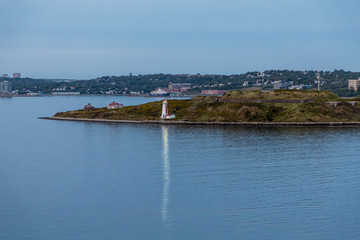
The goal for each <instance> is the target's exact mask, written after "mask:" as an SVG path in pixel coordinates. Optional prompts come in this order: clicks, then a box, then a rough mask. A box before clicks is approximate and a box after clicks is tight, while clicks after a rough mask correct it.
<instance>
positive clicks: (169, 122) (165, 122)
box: [39, 117, 360, 127]
mask: <svg viewBox="0 0 360 240" xmlns="http://www.w3.org/2000/svg"><path fill="white" fill-rule="evenodd" d="M39 119H45V120H58V121H80V122H106V123H132V124H162V125H217V126H269V127H281V126H289V127H302V126H306V127H336V126H339V127H346V126H350V127H354V126H357V127H360V122H189V121H172V120H158V121H157V120H144V121H136V120H108V119H88V118H65V117H39Z"/></svg>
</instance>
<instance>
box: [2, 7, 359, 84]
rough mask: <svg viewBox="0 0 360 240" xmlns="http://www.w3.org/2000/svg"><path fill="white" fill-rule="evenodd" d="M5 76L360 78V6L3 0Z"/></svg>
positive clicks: (3, 68)
mask: <svg viewBox="0 0 360 240" xmlns="http://www.w3.org/2000/svg"><path fill="white" fill-rule="evenodd" d="M0 9H1V14H0V74H3V73H8V74H12V73H14V72H20V73H21V74H22V76H23V77H32V78H63V79H64V78H66V79H91V78H96V77H100V76H107V75H109V76H112V75H116V76H119V75H128V74H129V73H130V72H131V73H133V74H136V75H137V74H152V73H172V74H179V73H190V74H196V73H201V74H238V73H245V72H248V71H264V70H270V69H289V70H318V69H319V70H330V71H332V70H334V69H344V70H348V71H360V64H359V56H360V26H359V13H358V10H359V9H360V1H358V0H272V1H270V0H181V1H175V0H0Z"/></svg>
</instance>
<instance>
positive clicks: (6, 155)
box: [0, 96, 360, 240]
mask: <svg viewBox="0 0 360 240" xmlns="http://www.w3.org/2000/svg"><path fill="white" fill-rule="evenodd" d="M113 100H115V101H118V102H120V103H123V104H125V105H135V104H139V103H144V102H148V101H154V100H158V99H152V98H126V97H75V96H74V97H41V98H12V99H6V98H0V194H1V195H0V196H1V198H0V240H3V239H32V240H33V239H46V240H48V239H360V141H359V139H360V128H242V127H210V126H209V127H206V126H205V127H196V126H167V127H166V126H156V125H131V124H106V123H83V122H65V121H48V120H39V119H37V117H39V116H50V115H53V114H54V113H56V112H58V111H65V110H69V109H79V108H81V107H82V106H83V105H85V104H87V103H89V102H90V103H92V104H93V105H94V106H96V107H101V106H105V105H106V104H108V103H110V102H112V101H113ZM170 107H171V106H170Z"/></svg>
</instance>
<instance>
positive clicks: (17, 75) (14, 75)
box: [12, 73, 21, 78]
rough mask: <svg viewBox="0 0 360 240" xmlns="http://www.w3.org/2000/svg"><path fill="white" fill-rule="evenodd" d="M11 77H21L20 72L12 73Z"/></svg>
mask: <svg viewBox="0 0 360 240" xmlns="http://www.w3.org/2000/svg"><path fill="white" fill-rule="evenodd" d="M12 77H13V78H21V74H20V73H13V75H12Z"/></svg>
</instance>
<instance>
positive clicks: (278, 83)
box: [274, 81, 291, 90]
mask: <svg viewBox="0 0 360 240" xmlns="http://www.w3.org/2000/svg"><path fill="white" fill-rule="evenodd" d="M290 85H291V84H290V83H288V82H282V81H274V90H277V89H286V88H288V87H289V86H290Z"/></svg>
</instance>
